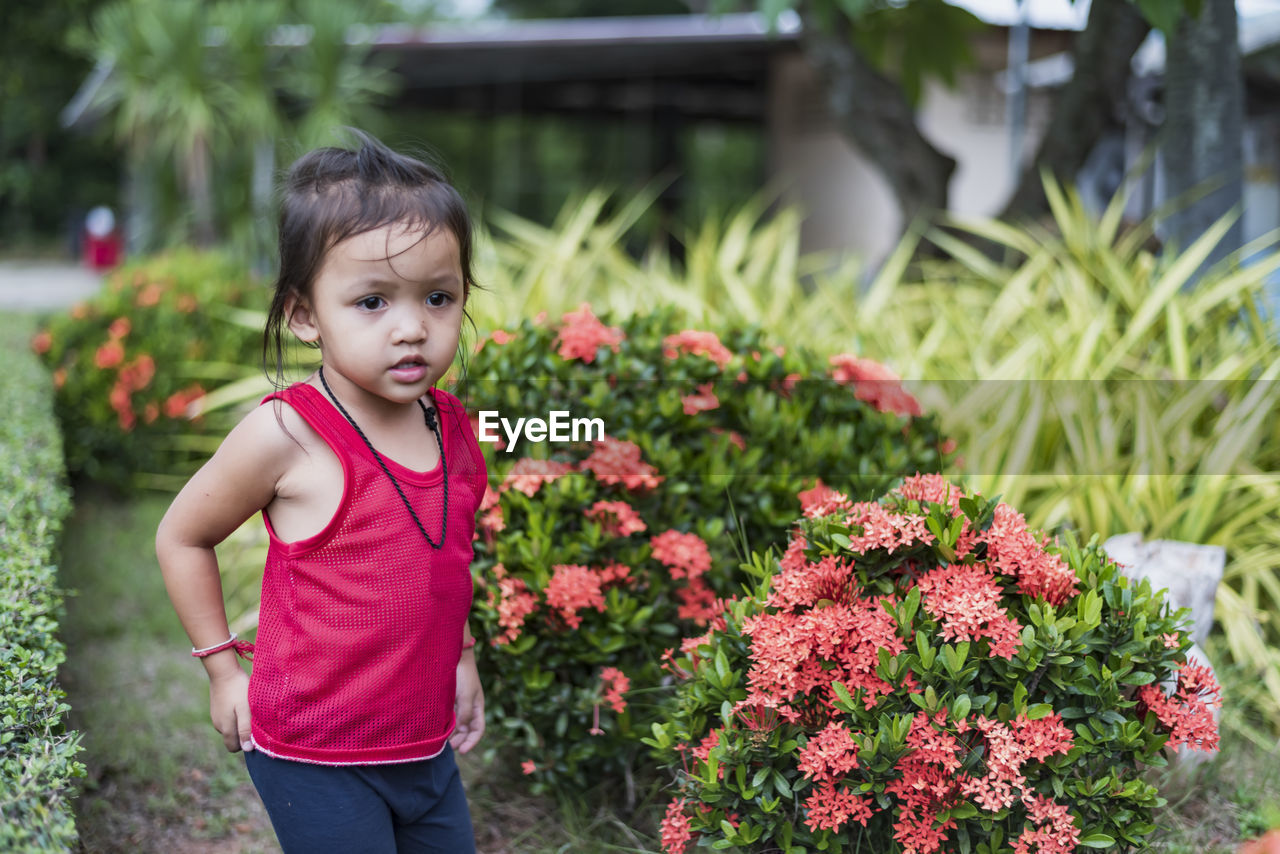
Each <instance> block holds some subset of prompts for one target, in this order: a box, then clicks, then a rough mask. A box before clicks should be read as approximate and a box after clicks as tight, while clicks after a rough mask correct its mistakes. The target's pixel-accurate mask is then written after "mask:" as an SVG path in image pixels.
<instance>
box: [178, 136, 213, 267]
mask: <svg viewBox="0 0 1280 854" xmlns="http://www.w3.org/2000/svg"><path fill="white" fill-rule="evenodd" d="M184 159H185V161H186V162H185V168H184V172H185V173H186V174H185V175H184V176H183V177H184V179H185V182H186V185H187V195H188V198H189V199H190V201H191V209H192V212H193V214H194V218H195V243H196V245H197V246H199V247H201V248H204V249H207V248H209V247H211V246H213V244H214V243H215V242H216V241H217V238H218V235H217V231H216V226H215V225H214V221H213V175H212V168H211V161H212V159H213V155H212V153H211V152H210V151H209V140H208V137H206V136H205V135H203V134H197V135H196V138H195V139H194V140H193V141H192V144H191V150H190V151H189V152H187V156H186V157H185V158H184Z"/></svg>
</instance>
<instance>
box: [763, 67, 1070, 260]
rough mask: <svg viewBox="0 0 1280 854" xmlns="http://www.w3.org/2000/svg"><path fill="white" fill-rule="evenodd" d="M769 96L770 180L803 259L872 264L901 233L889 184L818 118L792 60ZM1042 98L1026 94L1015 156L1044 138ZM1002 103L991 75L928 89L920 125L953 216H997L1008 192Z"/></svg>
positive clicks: (819, 111)
mask: <svg viewBox="0 0 1280 854" xmlns="http://www.w3.org/2000/svg"><path fill="white" fill-rule="evenodd" d="M774 62H775V66H774V70H773V74H772V80H773V84H772V92H771V93H770V121H769V128H768V134H769V147H770V170H771V175H772V177H773V179H774V180H776V181H778V182H779V183H780V185H781V186H782V187H784V188H785V192H784V196H783V198H784V199H786V200H787V201H789V202H792V203H794V204H797V205H799V206H800V207H801V209H802V210H804V211H805V212H806V213H807V218H806V220H805V223H804V226H803V229H802V233H801V241H802V246H803V249H804V250H806V251H818V250H827V249H849V250H851V251H853V252H854V253H855V254H857V255H860V256H861V257H862V258H863V259H864V261H865V262H866V263H867V264H868V265H872V266H874V265H876V264H878V263H879V262H880V261H881V260H882V259H883V258H884V257H885V256H886V255H887V254H888V253H889V252H890V251H891V250H892V248H893V246H894V244H895V242H896V241H897V239H898V235H899V234H900V232H901V219H902V216H901V213H900V212H899V210H898V205H897V201H896V200H895V198H894V196H893V193H892V191H891V190H890V188H889V184H888V182H887V181H885V179H884V178H883V177H882V176H881V175H880V174H879V172H878V171H877V170H876V169H875V167H874V166H872V165H871V163H870V162H869V161H868V160H867V159H866V158H865V157H864V156H863V155H861V154H860V153H859V152H857V151H856V150H855V149H854V147H853V146H852V145H851V143H849V142H848V141H847V140H846V139H845V138H844V137H843V136H842V135H841V134H840V133H839V131H837V130H836V129H835V127H834V126H833V124H832V123H831V121H830V119H829V118H827V114H826V110H825V106H824V103H823V95H822V91H821V86H820V84H819V83H818V80H817V77H816V75H815V73H814V72H813V70H812V69H811V68H810V67H809V65H808V64H807V63H806V62H805V60H804V58H803V57H802V56H801V55H799V54H794V55H786V56H780V57H778V58H776V59H775V60H774ZM1050 106H1051V104H1050V99H1049V96H1047V95H1045V94H1043V93H1039V92H1032V93H1029V97H1028V101H1027V130H1026V133H1025V136H1024V138H1023V154H1024V156H1025V157H1027V158H1030V157H1031V156H1033V155H1034V152H1035V149H1036V147H1037V146H1038V145H1039V142H1040V139H1041V138H1042V136H1043V133H1044V126H1045V124H1046V122H1047V121H1048V116H1049V111H1050ZM1005 109H1006V98H1005V95H1004V93H1003V92H1001V91H1000V89H999V88H998V85H997V80H996V76H995V73H994V72H993V71H975V72H972V73H969V74H966V75H964V76H963V77H961V78H960V80H959V81H958V85H957V86H956V88H955V89H946V88H945V87H943V86H941V85H937V84H931V85H930V86H929V87H928V88H927V90H926V92H925V97H924V98H923V100H922V103H921V106H920V111H919V123H920V127H921V129H922V131H923V132H924V134H925V136H926V137H927V138H928V139H929V140H930V142H932V143H933V144H934V145H935V146H936V147H937V148H938V149H939V150H941V151H944V152H946V153H947V154H949V155H951V156H952V157H954V158H955V159H956V161H957V164H956V171H955V172H954V174H953V175H952V178H951V186H950V188H949V193H950V208H951V211H952V212H954V213H956V214H961V215H966V216H987V215H992V214H996V213H998V212H999V211H1000V210H1001V208H1002V207H1003V206H1004V204H1005V202H1006V201H1007V200H1008V198H1009V196H1010V195H1011V194H1012V192H1013V187H1014V183H1013V178H1014V173H1013V168H1012V165H1011V163H1010V140H1009V133H1008V129H1007V127H1006V123H1005Z"/></svg>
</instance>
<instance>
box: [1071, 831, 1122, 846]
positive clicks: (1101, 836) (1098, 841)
mask: <svg viewBox="0 0 1280 854" xmlns="http://www.w3.org/2000/svg"><path fill="white" fill-rule="evenodd" d="M1080 844H1081V845H1083V846H1085V847H1086V848H1110V847H1111V846H1112V845H1115V844H1116V841H1115V839H1114V838H1112V837H1110V836H1107V834H1105V833H1090V834H1089V835H1088V836H1082V837H1081V838H1080Z"/></svg>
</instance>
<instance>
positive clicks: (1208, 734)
mask: <svg viewBox="0 0 1280 854" xmlns="http://www.w3.org/2000/svg"><path fill="white" fill-rule="evenodd" d="M1138 700H1140V701H1141V702H1142V704H1143V705H1144V706H1146V707H1147V708H1148V709H1150V710H1151V711H1152V712H1154V713H1155V716H1156V719H1157V720H1158V721H1160V724H1161V725H1162V726H1163V727H1164V728H1165V729H1167V730H1168V732H1169V741H1168V745H1169V746H1170V747H1177V746H1179V745H1182V744H1185V745H1187V746H1188V747H1191V748H1192V749H1194V750H1217V748H1218V724H1217V722H1216V721H1215V720H1214V717H1213V714H1214V710H1215V709H1217V708H1218V707H1220V706H1221V705H1222V688H1221V687H1220V686H1219V685H1218V682H1217V680H1215V679H1214V678H1213V671H1212V670H1210V669H1209V668H1207V667H1204V666H1203V665H1199V664H1193V663H1192V662H1187V663H1186V664H1183V665H1182V667H1181V668H1180V669H1179V670H1178V675H1177V683H1176V685H1175V686H1174V691H1173V694H1172V695H1166V694H1165V693H1164V691H1162V690H1161V689H1160V687H1159V686H1158V685H1154V684H1152V685H1143V686H1142V687H1141V688H1139V689H1138Z"/></svg>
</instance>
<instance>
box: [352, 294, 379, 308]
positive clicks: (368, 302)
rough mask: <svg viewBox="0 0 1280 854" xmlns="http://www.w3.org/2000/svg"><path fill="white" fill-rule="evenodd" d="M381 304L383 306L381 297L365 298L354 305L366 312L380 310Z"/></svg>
mask: <svg viewBox="0 0 1280 854" xmlns="http://www.w3.org/2000/svg"><path fill="white" fill-rule="evenodd" d="M382 304H383V300H382V297H365V298H364V299H362V300H359V301H358V302H356V305H358V306H359V307H360V308H363V309H365V310H366V311H377V310H378V309H380V308H382Z"/></svg>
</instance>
